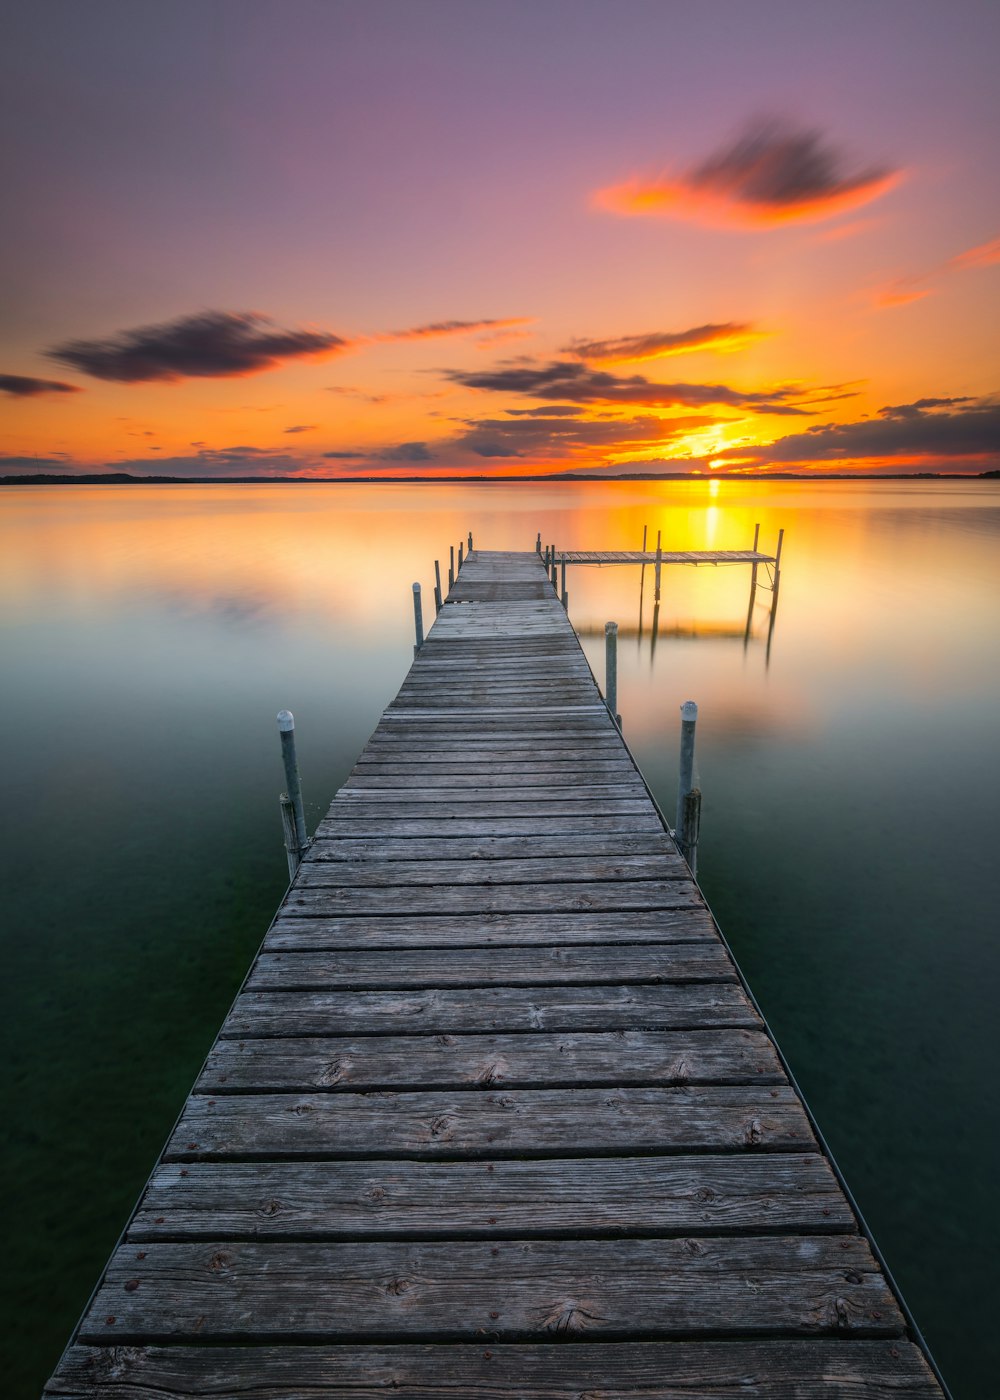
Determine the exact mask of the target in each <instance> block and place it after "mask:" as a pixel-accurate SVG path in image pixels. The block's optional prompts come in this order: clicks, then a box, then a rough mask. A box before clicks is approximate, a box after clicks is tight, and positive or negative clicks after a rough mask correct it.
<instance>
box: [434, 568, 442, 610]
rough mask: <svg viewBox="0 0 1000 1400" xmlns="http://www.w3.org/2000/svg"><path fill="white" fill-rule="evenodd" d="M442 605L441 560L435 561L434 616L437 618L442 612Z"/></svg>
mask: <svg viewBox="0 0 1000 1400" xmlns="http://www.w3.org/2000/svg"><path fill="white" fill-rule="evenodd" d="M441 603H442V599H441V564H440V561H439V560H437V559H435V560H434V616H435V617H436V616H437V614H438V613H439V612H440V611H441Z"/></svg>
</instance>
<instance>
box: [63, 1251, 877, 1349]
mask: <svg viewBox="0 0 1000 1400" xmlns="http://www.w3.org/2000/svg"><path fill="white" fill-rule="evenodd" d="M137 1252H141V1253H143V1254H144V1256H145V1257H144V1258H143V1259H139V1258H137V1257H136V1255H137ZM108 1316H113V1317H115V1319H116V1321H115V1323H114V1324H112V1326H113V1328H114V1332H115V1336H116V1337H124V1338H129V1337H133V1336H135V1337H140V1338H142V1339H144V1340H145V1339H150V1340H160V1339H162V1340H166V1339H176V1340H190V1339H194V1338H197V1337H201V1338H203V1339H208V1338H220V1339H232V1340H249V1339H251V1338H259V1339H260V1340H262V1341H268V1340H276V1339H279V1338H281V1337H284V1336H287V1337H288V1338H289V1339H290V1340H300V1339H305V1338H307V1337H314V1338H316V1339H317V1340H333V1339H334V1338H337V1337H343V1338H344V1339H345V1340H352V1339H359V1338H363V1337H370V1338H372V1339H384V1338H386V1337H390V1336H396V1337H407V1336H410V1337H415V1338H421V1339H425V1340H431V1339H438V1340H442V1341H444V1340H454V1341H463V1340H464V1341H470V1340H473V1339H474V1338H475V1337H476V1336H477V1335H481V1334H482V1333H483V1332H485V1333H487V1334H490V1335H493V1336H495V1337H497V1338H498V1339H502V1338H504V1337H508V1338H510V1339H511V1340H512V1341H517V1340H528V1339H531V1338H534V1339H541V1338H544V1337H559V1336H564V1335H568V1336H588V1337H600V1336H602V1335H603V1336H628V1337H630V1338H634V1339H637V1340H639V1339H642V1338H654V1337H670V1336H673V1337H678V1336H683V1337H689V1336H702V1337H705V1336H711V1335H712V1334H713V1333H719V1332H724V1333H733V1332H736V1333H743V1334H744V1335H747V1336H766V1335H768V1334H774V1333H778V1334H781V1333H785V1334H788V1333H790V1334H793V1335H794V1334H798V1335H804V1336H808V1335H813V1336H816V1335H823V1334H826V1335H833V1336H836V1335H842V1334H844V1333H846V1334H848V1335H850V1334H852V1333H855V1334H860V1335H862V1336H865V1335H868V1336H873V1335H882V1336H889V1337H895V1336H899V1335H900V1334H901V1333H902V1331H903V1322H902V1318H901V1317H900V1314H899V1310H898V1308H897V1306H896V1304H895V1301H894V1299H893V1297H892V1294H891V1293H890V1291H889V1289H888V1286H887V1285H886V1282H885V1280H884V1278H883V1277H882V1275H881V1273H880V1272H879V1270H878V1268H877V1266H876V1265H875V1262H874V1260H873V1259H872V1257H871V1252H870V1250H869V1248H868V1245H867V1243H866V1242H865V1241H864V1240H862V1239H860V1238H859V1237H857V1236H853V1235H844V1236H840V1237H837V1238H830V1237H825V1236H804V1237H803V1236H789V1237H784V1236H777V1237H774V1238H770V1237H767V1238H754V1237H748V1238H725V1237H709V1238H699V1239H694V1238H685V1239H682V1240H679V1239H645V1240H634V1239H623V1240H614V1241H608V1240H584V1241H563V1240H514V1241H502V1242H501V1243H500V1244H499V1245H492V1246H491V1245H490V1243H489V1242H488V1241H485V1240H484V1241H480V1242H473V1243H468V1242H463V1241H448V1242H447V1243H444V1244H437V1243H408V1242H398V1241H393V1242H378V1243H371V1244H369V1243H361V1244H353V1243H349V1244H309V1243H298V1244H262V1243H256V1242H255V1243H241V1242H239V1241H228V1240H221V1241H206V1242H205V1243H185V1244H157V1243H152V1242H150V1243H148V1244H145V1245H144V1247H143V1249H142V1251H136V1250H135V1249H134V1248H133V1247H132V1246H131V1245H125V1246H124V1247H123V1248H121V1249H120V1250H118V1251H117V1253H116V1254H115V1255H114V1256H113V1258H112V1260H111V1263H110V1265H109V1266H108V1272H107V1274H106V1276H105V1279H104V1281H103V1283H102V1284H101V1287H100V1288H99V1289H98V1293H97V1296H96V1298H95V1300H94V1307H93V1308H92V1309H91V1311H90V1313H89V1314H88V1316H87V1318H86V1319H85V1321H84V1323H83V1326H82V1329H81V1334H80V1335H81V1339H82V1340H84V1341H93V1340H103V1341H106V1340H107V1336H108V1330H109V1325H108V1324H107V1322H106V1320H105V1319H106V1318H107V1317H108Z"/></svg>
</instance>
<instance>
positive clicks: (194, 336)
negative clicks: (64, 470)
mask: <svg viewBox="0 0 1000 1400" xmlns="http://www.w3.org/2000/svg"><path fill="white" fill-rule="evenodd" d="M349 344H350V342H349V341H347V340H345V339H344V338H343V337H342V336H339V335H334V334H333V333H332V332H330V331H318V330H307V329H299V330H285V329H282V328H281V327H280V326H276V325H275V324H274V322H273V321H272V320H271V319H270V317H268V316H263V315H261V314H260V313H259V312H256V311H201V312H197V313H196V314H194V315H193V316H180V317H178V318H177V319H176V320H174V321H165V322H162V323H160V324H159V325H152V326H138V327H136V328H135V329H133V330H126V331H119V332H118V333H116V334H115V335H110V336H106V337H104V338H103V339H97V340H70V341H66V342H65V343H64V344H62V345H55V346H53V347H52V348H51V349H50V350H47V351H46V352H45V353H46V354H47V355H48V357H49V358H50V359H53V360H58V361H59V362H60V363H61V364H66V365H71V366H72V367H73V368H74V369H77V370H80V371H81V372H82V373H83V374H89V375H92V376H93V377H94V378H95V379H108V380H113V381H115V382H118V383H123V384H140V383H150V382H154V381H163V382H175V381H177V380H181V379H227V378H238V377H241V376H244V375H248V374H259V373H261V371H263V370H268V369H276V368H277V367H278V366H279V365H281V364H284V363H285V362H286V361H288V360H296V359H317V358H326V357H327V356H330V355H334V354H336V353H338V352H339V351H343V350H346V349H347V348H348V346H349Z"/></svg>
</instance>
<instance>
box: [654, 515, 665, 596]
mask: <svg viewBox="0 0 1000 1400" xmlns="http://www.w3.org/2000/svg"><path fill="white" fill-rule="evenodd" d="M662 565H663V549H662V547H661V545H660V532H659V530H657V532H656V572H655V574H654V575H653V581H654V585H655V587H654V589H653V602H654V603H658V602H659V601H660V569H661V567H662Z"/></svg>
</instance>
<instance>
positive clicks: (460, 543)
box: [458, 540, 462, 573]
mask: <svg viewBox="0 0 1000 1400" xmlns="http://www.w3.org/2000/svg"><path fill="white" fill-rule="evenodd" d="M458 572H459V573H461V572H462V541H461V540H459V542H458Z"/></svg>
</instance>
